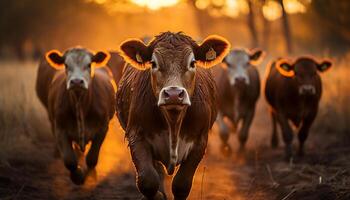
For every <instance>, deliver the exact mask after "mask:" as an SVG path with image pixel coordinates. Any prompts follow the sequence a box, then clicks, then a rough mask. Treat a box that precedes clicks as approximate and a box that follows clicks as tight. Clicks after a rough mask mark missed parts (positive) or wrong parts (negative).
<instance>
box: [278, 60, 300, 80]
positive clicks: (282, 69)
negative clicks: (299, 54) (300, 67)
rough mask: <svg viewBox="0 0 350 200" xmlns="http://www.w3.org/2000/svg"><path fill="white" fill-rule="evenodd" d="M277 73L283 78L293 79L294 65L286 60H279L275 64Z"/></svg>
mask: <svg viewBox="0 0 350 200" xmlns="http://www.w3.org/2000/svg"><path fill="white" fill-rule="evenodd" d="M276 69H277V71H278V72H279V73H280V74H282V75H283V76H285V77H293V76H294V75H295V72H294V65H293V64H290V63H289V62H288V61H287V60H285V59H281V60H279V61H277V62H276Z"/></svg>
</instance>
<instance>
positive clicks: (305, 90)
mask: <svg viewBox="0 0 350 200" xmlns="http://www.w3.org/2000/svg"><path fill="white" fill-rule="evenodd" d="M299 94H300V95H314V94H316V88H315V87H314V86H313V85H302V86H300V88H299Z"/></svg>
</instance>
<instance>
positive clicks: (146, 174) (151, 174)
mask: <svg viewBox="0 0 350 200" xmlns="http://www.w3.org/2000/svg"><path fill="white" fill-rule="evenodd" d="M144 143H145V141H135V142H132V143H131V144H130V152H131V157H132V161H133V163H134V165H135V168H136V172H137V181H136V184H137V187H138V189H139V191H140V192H141V193H142V194H143V195H144V197H145V199H148V200H151V199H152V200H153V199H154V200H158V199H160V200H161V199H165V197H164V196H163V193H162V192H161V191H159V189H160V177H159V175H158V173H157V170H156V169H155V167H154V165H153V158H152V154H151V149H150V147H149V146H148V145H146V144H144Z"/></svg>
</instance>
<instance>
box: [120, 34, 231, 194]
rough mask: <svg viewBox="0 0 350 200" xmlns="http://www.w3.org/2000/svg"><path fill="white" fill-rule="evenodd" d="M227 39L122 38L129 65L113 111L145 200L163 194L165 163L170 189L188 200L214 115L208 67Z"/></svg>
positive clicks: (221, 53) (224, 48) (225, 49)
mask: <svg viewBox="0 0 350 200" xmlns="http://www.w3.org/2000/svg"><path fill="white" fill-rule="evenodd" d="M229 46H230V45H229V43H228V42H227V41H226V40H225V39H223V38H220V37H217V36H211V37H208V38H207V39H206V40H205V41H204V42H203V43H202V44H201V45H198V44H197V43H195V42H194V41H193V40H192V38H190V37H189V36H186V35H185V34H183V33H171V32H165V33H162V34H160V35H158V36H156V37H155V38H154V39H153V40H152V41H151V42H150V43H149V45H145V44H144V43H143V42H142V41H141V40H136V39H131V40H128V41H126V42H124V43H123V44H122V45H121V47H120V49H121V51H122V52H123V55H124V57H125V59H126V61H127V62H128V63H130V64H131V65H128V66H126V68H125V71H124V73H123V77H122V79H121V81H120V83H119V90H118V92H117V110H118V112H117V115H118V118H119V120H120V123H121V125H122V127H123V129H124V130H125V131H126V138H127V139H128V141H129V146H130V151H131V156H132V160H133V162H134V164H135V167H136V170H137V186H138V188H139V190H140V192H141V193H142V194H143V195H144V196H145V197H146V198H148V199H164V198H166V196H165V193H164V186H163V177H164V174H163V167H162V164H163V165H164V166H165V167H166V170H167V173H168V174H170V175H171V174H173V173H174V170H175V167H176V166H178V165H180V167H179V170H178V171H177V173H176V175H175V177H174V179H173V183H172V191H173V194H174V197H175V199H176V200H178V199H186V198H187V196H188V194H189V192H190V190H191V186H192V179H193V175H194V173H195V171H196V168H197V166H198V164H199V162H200V161H201V159H202V157H203V155H204V152H205V148H206V146H207V141H208V131H209V129H210V128H211V127H212V124H213V123H214V121H215V119H216V114H217V107H216V106H217V105H216V87H215V82H214V80H213V77H212V74H211V72H210V70H208V69H207V68H210V67H212V66H213V65H215V64H217V63H219V62H221V60H222V58H223V57H224V56H225V55H226V54H227V52H228V50H229Z"/></svg>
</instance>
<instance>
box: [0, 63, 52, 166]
mask: <svg viewBox="0 0 350 200" xmlns="http://www.w3.org/2000/svg"><path fill="white" fill-rule="evenodd" d="M36 66H37V63H34V62H26V63H18V62H2V63H1V64H0V69H1V74H0V146H1V148H2V151H1V153H0V161H4V160H6V157H8V156H9V153H8V152H9V151H16V150H19V149H21V150H24V151H25V149H27V148H31V147H32V144H33V142H36V141H37V139H38V138H43V137H46V136H47V135H50V130H49V126H48V122H47V116H46V111H45V110H44V108H43V107H42V106H41V104H40V102H39V101H38V99H37V97H36V94H35V91H34V87H35V77H36Z"/></svg>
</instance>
